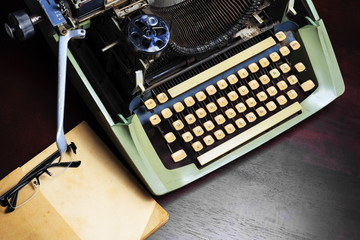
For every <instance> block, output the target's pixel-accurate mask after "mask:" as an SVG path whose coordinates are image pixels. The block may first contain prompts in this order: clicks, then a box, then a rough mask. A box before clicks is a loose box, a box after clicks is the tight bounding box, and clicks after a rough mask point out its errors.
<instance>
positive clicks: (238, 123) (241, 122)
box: [235, 118, 246, 128]
mask: <svg viewBox="0 0 360 240" xmlns="http://www.w3.org/2000/svg"><path fill="white" fill-rule="evenodd" d="M235 124H236V126H237V127H238V128H243V127H245V126H246V122H245V120H244V119H243V118H239V119H236V120H235Z"/></svg>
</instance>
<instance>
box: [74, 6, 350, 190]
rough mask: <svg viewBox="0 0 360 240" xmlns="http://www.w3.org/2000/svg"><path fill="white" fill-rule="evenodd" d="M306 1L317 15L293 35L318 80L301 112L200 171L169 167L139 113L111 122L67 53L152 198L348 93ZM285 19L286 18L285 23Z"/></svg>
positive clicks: (78, 83) (80, 85) (78, 82)
mask: <svg viewBox="0 0 360 240" xmlns="http://www.w3.org/2000/svg"><path fill="white" fill-rule="evenodd" d="M305 2H306V3H307V5H308V8H309V9H310V11H311V13H312V14H313V19H312V20H311V19H310V18H308V25H305V26H303V27H301V28H300V29H298V31H297V32H296V33H295V35H296V39H299V40H300V41H301V45H302V46H301V47H302V48H304V49H305V50H306V53H307V55H308V58H309V60H310V63H311V66H312V69H313V71H314V74H315V76H316V81H317V84H316V85H317V86H316V89H315V90H314V91H313V92H312V93H311V94H310V95H309V96H307V97H306V98H305V99H304V100H303V101H302V102H300V103H298V104H299V105H300V108H301V111H300V112H299V113H298V114H296V115H292V116H291V118H286V119H284V120H286V121H281V124H276V125H274V126H272V127H271V128H269V129H266V131H261V130H260V131H259V133H258V134H257V133H256V134H254V136H252V137H250V139H246V141H245V142H244V143H242V144H240V145H239V146H236V147H234V148H232V149H231V150H229V151H226V152H224V153H223V154H221V155H220V156H217V157H216V159H215V160H213V161H210V162H209V163H206V164H204V165H203V166H201V167H199V165H197V164H195V163H192V164H187V165H185V166H181V167H178V168H173V169H168V168H166V167H165V166H164V164H163V162H162V161H161V159H160V158H159V156H158V154H157V152H156V151H155V149H154V147H153V145H152V143H151V141H150V140H149V138H148V136H147V133H146V132H145V130H144V128H143V126H142V124H141V122H140V120H139V117H138V116H137V115H136V114H132V115H130V116H124V115H123V114H122V113H121V112H119V113H118V116H119V119H121V121H119V122H113V121H112V120H110V117H109V116H108V114H107V112H106V109H105V107H104V106H103V104H102V102H101V100H100V99H99V97H98V96H97V94H96V92H95V91H94V89H93V88H92V87H91V84H90V83H89V81H88V79H87V78H86V75H85V73H84V72H83V71H82V69H81V68H80V66H79V64H78V63H77V61H76V60H75V58H74V56H73V55H72V54H71V52H69V60H70V62H71V65H72V67H73V69H72V75H73V79H74V80H75V81H74V83H75V85H76V86H77V87H78V88H79V89H80V92H81V94H82V95H83V97H84V99H85V101H86V102H87V103H88V104H89V106H90V108H91V109H92V110H93V113H94V114H95V116H96V117H97V118H98V120H99V121H100V122H101V124H102V125H103V126H104V129H105V130H106V132H107V133H108V135H109V136H110V137H111V139H112V141H113V143H114V144H115V145H116V147H117V148H118V149H119V150H120V152H121V153H122V155H123V156H124V158H125V159H126V160H127V161H128V163H129V164H130V165H131V167H132V168H133V169H134V170H135V172H136V173H137V174H138V176H139V177H140V178H141V179H142V181H143V182H144V184H145V185H146V186H147V187H148V189H149V190H150V191H151V192H152V193H153V194H155V195H162V194H165V193H168V192H171V191H173V190H175V189H178V188H180V187H183V186H184V185H187V184H189V183H191V182H193V181H195V180H197V179H198V178H200V177H202V176H204V175H206V174H208V173H210V172H212V171H214V170H216V169H218V168H220V167H221V166H223V165H225V164H227V163H229V162H231V161H233V160H235V159H237V158H239V157H241V156H242V155H244V154H245V153H247V152H249V151H251V150H253V149H255V148H256V147H258V146H260V145H261V144H264V143H265V142H267V141H269V140H270V139H272V138H274V137H275V136H277V135H279V134H280V133H282V132H284V131H285V130H287V129H289V128H291V127H292V126H294V125H295V124H297V123H299V122H301V121H302V120H304V119H306V118H308V117H309V116H310V115H312V114H314V113H315V112H317V111H319V110H320V109H322V108H323V107H325V106H326V105H327V104H329V103H330V102H331V101H333V100H334V99H335V98H337V97H338V96H339V95H341V94H342V93H343V92H344V83H343V80H342V76H341V73H340V70H339V67H338V63H337V61H336V58H335V55H334V51H333V49H332V46H331V43H330V40H329V37H328V34H327V31H326V29H325V25H324V23H323V21H322V20H321V19H320V17H319V16H318V14H317V12H316V10H315V7H314V6H313V4H312V2H311V1H310V0H307V1H305ZM286 20H287V19H285V18H284V19H283V22H285V21H286ZM74 70H75V71H74ZM297 107H299V106H297ZM296 112H298V109H296ZM252 134H253V133H252Z"/></svg>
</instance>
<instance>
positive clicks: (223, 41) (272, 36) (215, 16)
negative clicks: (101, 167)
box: [26, 0, 344, 195]
mask: <svg viewBox="0 0 360 240" xmlns="http://www.w3.org/2000/svg"><path fill="white" fill-rule="evenodd" d="M26 4H27V6H28V7H29V8H30V11H31V13H32V14H34V15H39V16H40V15H41V16H43V17H42V18H43V20H45V21H42V22H41V23H39V24H38V26H39V28H40V29H41V31H42V33H43V34H44V36H45V38H46V39H47V41H48V43H49V44H50V46H52V47H53V49H54V50H55V51H56V46H57V45H56V42H57V39H58V36H59V35H66V34H67V33H68V32H69V31H71V30H72V29H77V28H82V29H85V30H86V37H85V38H84V39H81V40H74V41H71V42H69V47H68V49H69V51H68V60H69V66H68V74H69V76H70V78H71V80H72V81H73V83H74V85H75V86H76V87H77V88H78V90H79V92H80V94H81V95H82V97H83V98H84V99H85V101H86V102H87V104H88V106H89V107H90V109H91V110H92V111H93V113H94V115H95V116H96V117H97V118H98V120H99V121H100V123H101V124H102V126H103V127H104V129H105V130H106V131H107V133H108V135H109V136H110V137H111V139H112V141H113V142H114V144H115V145H116V146H117V147H118V149H119V150H120V151H121V153H122V154H123V156H124V158H125V159H126V160H127V161H128V162H129V164H130V166H131V167H132V168H133V169H134V170H135V172H136V173H137V174H138V175H139V177H140V178H141V179H142V180H143V182H144V183H145V185H146V186H147V187H148V188H149V190H150V191H151V192H152V193H154V194H156V195H161V194H165V193H167V192H170V191H173V190H175V189H177V188H180V187H182V186H184V185H186V184H188V183H190V182H192V181H194V180H196V179H198V178H200V177H202V176H204V175H206V174H207V173H210V172H212V171H214V170H215V169H217V168H219V167H221V166H223V165H225V164H227V163H229V162H230V161H233V160H235V159H237V158H239V157H240V156H242V155H244V154H245V153H247V152H249V151H251V150H252V149H254V148H256V147H258V146H259V145H261V144H264V143H265V142H267V141H268V140H270V139H271V138H273V137H275V136H277V135H278V134H280V133H282V132H283V131H285V130H287V129H289V128H290V127H292V126H294V125H295V124H297V123H298V122H300V121H302V120H304V119H305V118H307V117H309V116H310V115H312V114H314V113H315V112H317V111H318V110H320V109H321V108H323V107H324V106H326V105H327V104H328V103H330V102H331V101H332V100H334V99H335V98H336V97H338V96H339V95H341V94H342V93H343V92H344V84H343V81H342V77H341V73H340V70H339V67H338V64H337V61H336V58H335V55H334V52H333V50H332V46H331V43H330V40H329V38H328V35H327V32H326V29H325V26H324V23H323V21H322V20H321V18H320V17H319V16H318V14H317V12H316V10H315V7H314V5H313V3H312V2H311V0H221V1H217V0H168V1H166V0H138V1H136V0H71V1H70V0H26ZM32 23H33V25H34V24H35V23H37V22H34V21H33V22H32ZM30 32H31V31H30ZM26 34H27V35H29V32H26Z"/></svg>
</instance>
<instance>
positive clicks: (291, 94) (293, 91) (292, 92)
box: [286, 89, 298, 100]
mask: <svg viewBox="0 0 360 240" xmlns="http://www.w3.org/2000/svg"><path fill="white" fill-rule="evenodd" d="M286 94H287V95H288V97H289V98H290V99H291V100H293V99H295V98H297V96H298V94H297V92H296V91H295V90H294V89H291V90H290V91H288V92H287V93H286Z"/></svg>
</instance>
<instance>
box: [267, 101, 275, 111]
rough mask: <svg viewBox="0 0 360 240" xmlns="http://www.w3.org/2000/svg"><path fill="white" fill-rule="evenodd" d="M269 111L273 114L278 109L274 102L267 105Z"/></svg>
mask: <svg viewBox="0 0 360 240" xmlns="http://www.w3.org/2000/svg"><path fill="white" fill-rule="evenodd" d="M266 107H267V109H268V110H269V111H270V112H272V111H274V110H275V109H276V104H275V103H274V102H273V101H270V102H268V103H266Z"/></svg>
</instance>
